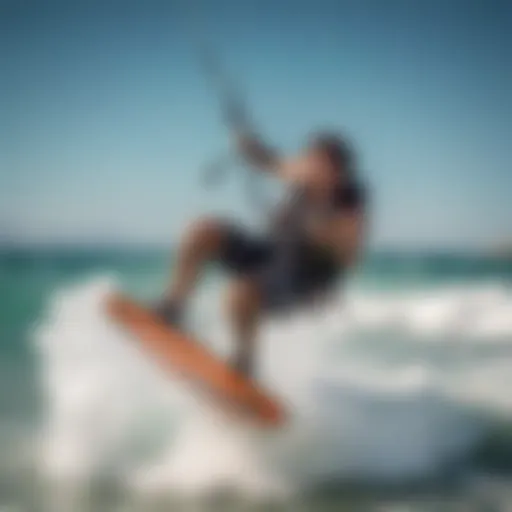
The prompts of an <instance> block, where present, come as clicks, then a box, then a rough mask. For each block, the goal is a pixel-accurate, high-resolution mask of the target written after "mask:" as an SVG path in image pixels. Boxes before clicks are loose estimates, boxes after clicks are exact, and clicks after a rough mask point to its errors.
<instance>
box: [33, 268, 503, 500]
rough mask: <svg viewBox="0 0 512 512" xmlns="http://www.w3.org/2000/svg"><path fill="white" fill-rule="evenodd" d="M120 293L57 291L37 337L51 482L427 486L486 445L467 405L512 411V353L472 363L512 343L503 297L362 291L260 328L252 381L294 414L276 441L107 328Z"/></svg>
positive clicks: (216, 341)
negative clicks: (479, 352)
mask: <svg viewBox="0 0 512 512" xmlns="http://www.w3.org/2000/svg"><path fill="white" fill-rule="evenodd" d="M115 289H116V284H115V282H114V281H113V280H110V279H101V278H100V279H94V280H92V281H89V282H87V283H82V284H79V285H75V286H73V287H69V288H66V289H64V290H62V291H61V292H60V293H58V294H57V295H56V296H54V297H53V301H52V303H51V304H50V307H49V308H48V310H47V311H46V313H45V315H43V321H42V323H41V324H40V326H39V328H38V330H37V332H36V335H35V340H36V346H37V350H38V357H39V372H40V375H39V376H40V381H41V385H42V387H43V393H44V397H45V408H44V410H45V417H44V422H43V423H44V425H43V429H42V432H41V448H42V451H41V468H42V470H43V471H44V472H45V473H48V474H51V475H53V476H54V477H57V478H63V477H66V478H74V479H89V478H92V477H94V476H95V475H98V474H111V475H116V477H117V478H120V479H122V480H123V482H125V484H126V485H128V486H130V488H133V489H134V490H135V491H137V492H146V493H147V492H149V493H153V492H161V491H164V490H165V491H168V490H173V491H174V492H177V491H179V492H185V493H191V494H196V493H202V492H210V491H215V490H217V489H225V488H230V489H234V490H236V491H239V492H243V493H247V494H254V495H262V496H268V495H279V496H288V495H291V494H294V493H295V492H296V491H298V490H299V489H302V490H303V489H307V488H311V487H313V486H316V485H321V484H323V483H328V482H330V481H337V480H344V479H346V480H368V481H371V480H376V481H379V482H382V481H389V482H394V481H402V480H408V479H411V480H414V479H421V478H430V477H433V476H435V475H438V474H439V473H440V472H442V471H444V470H445V469H446V468H449V467H451V466H452V465H453V464H455V463H457V462H459V461H461V460H463V459H464V458H465V457H466V456H467V455H468V454H469V453H470V450H471V448H472V447H473V446H474V444H475V442H476V441H477V440H478V439H479V438H480V436H481V435H482V434H483V428H484V427H483V425H482V422H481V421H476V420H475V418H474V416H473V415H472V414H471V413H470V411H469V410H468V406H469V405H471V406H472V407H475V406H478V404H479V403H485V404H486V405H487V406H489V404H492V406H493V407H495V408H497V409H500V410H501V411H502V412H505V413H507V414H508V413H510V410H511V408H512V403H511V402H510V398H509V397H508V396H507V395H508V393H506V392H505V390H506V389H510V386H511V385H512V377H511V375H512V372H510V369H511V368H512V352H511V353H510V355H508V358H504V357H503V356H501V357H500V361H499V364H498V363H497V362H496V360H495V359H489V361H488V362H487V363H485V364H483V363H482V362H481V360H479V361H480V362H478V364H477V363H476V361H472V360H471V352H469V353H468V352H467V347H472V346H476V347H477V348H478V347H481V346H483V347H487V348H489V341H488V340H489V339H490V338H489V337H490V336H492V340H493V343H494V345H493V346H507V345H508V346H510V343H511V340H512V294H510V293H509V292H508V291H507V290H506V289H502V288H500V287H489V288H482V287H480V288H478V289H475V290H472V291H471V290H462V289H455V288H451V289H445V290H443V291H440V290H438V291H433V292H430V293H429V294H428V295H419V294H415V295H413V294H411V293H408V294H407V295H403V296H401V297H400V296H391V295H390V294H388V295H387V296H385V297H383V296H382V294H380V295H378V294H376V295H373V296H372V295H371V294H369V293H365V294H362V293H361V292H354V293H353V295H351V296H350V297H348V299H345V300H343V304H342V303H341V302H340V303H336V304H333V305H331V306H330V307H329V308H328V309H327V310H326V311H324V312H322V313H321V314H320V313H310V314H307V315H306V314H301V315H299V316H297V317H295V318H293V319H286V320H281V321H279V322H277V321H274V322H272V323H268V324H266V325H265V326H264V328H263V332H262V336H261V346H260V351H259V354H258V356H259V376H260V378H261V380H262V382H263V384H264V385H265V386H266V387H267V388H269V389H272V390H273V392H274V393H275V394H276V395H277V396H278V397H279V398H280V399H281V400H282V401H283V403H285V404H286V406H287V407H288V408H289V410H290V412H291V414H292V419H291V421H290V424H289V425H288V426H287V427H286V428H284V429H283V430H280V431H277V432H274V433H269V432H260V431H258V430H257V429H254V428H253V429H250V428H249V427H247V426H242V425H237V424H236V423H234V422H233V421H232V420H229V419H228V418H225V417H223V416H222V415H221V414H220V413H219V412H217V411H215V410H214V409H212V408H211V406H209V405H208V404H206V403H203V402H202V401H201V400H200V398H199V397H197V396H196V395H194V393H192V392H191V391H190V390H189V389H187V388H186V387H183V385H182V384H181V383H180V382H178V381H177V380H176V379H174V378H173V376H172V375H169V374H166V373H164V372H163V371H162V370H160V369H159V368H158V366H157V365H155V364H154V363H153V361H151V360H150V358H149V357H146V354H144V353H142V351H141V350H140V349H139V348H137V344H134V343H132V342H131V340H130V339H129V336H127V334H126V333H124V332H123V331H122V330H120V329H119V328H118V327H117V326H115V325H114V324H113V323H112V322H110V321H109V320H108V318H107V317H106V316H105V314H104V311H103V308H102V305H103V300H104V298H105V296H106V295H107V294H109V293H111V292H112V291H114V290H115ZM194 309H195V310H197V316H198V319H199V320H198V322H197V326H196V327H197V329H196V330H197V334H198V336H199V337H200V339H204V340H207V342H208V343H209V344H210V345H211V346H212V347H213V348H214V349H215V350H217V352H218V354H219V356H220V357H224V356H225V355H226V353H227V352H228V351H229V340H230V338H229V334H228V330H227V327H226V325H225V324H224V323H223V322H222V320H221V318H222V317H221V315H220V314H219V311H218V300H217V298H216V296H215V290H214V289H208V290H206V291H205V293H204V294H203V295H201V296H200V297H199V298H198V301H197V304H195V305H194ZM376 333H378V338H377V339H376V337H375V336H376ZM483 335H485V336H486V338H485V340H484V338H481V337H482V336H483ZM413 336H414V337H413ZM411 338H412V339H413V340H414V341H411ZM383 345H384V346H383ZM454 346H455V347H456V350H459V349H460V350H461V352H460V354H459V355H460V357H454V356H453V347H454ZM425 347H427V348H425ZM425 351H427V352H428V357H423V356H424V355H425ZM436 351H437V352H436ZM436 354H438V355H439V354H441V357H439V358H437V356H436ZM443 354H444V357H443ZM450 354H451V355H450ZM462 355H463V357H462ZM450 361H451V363H450ZM461 361H466V363H465V364H464V365H462V364H461ZM491 373H492V374H493V378H492V379H489V378H488V377H489V375H490V374H491ZM505 386H507V387H506V388H505Z"/></svg>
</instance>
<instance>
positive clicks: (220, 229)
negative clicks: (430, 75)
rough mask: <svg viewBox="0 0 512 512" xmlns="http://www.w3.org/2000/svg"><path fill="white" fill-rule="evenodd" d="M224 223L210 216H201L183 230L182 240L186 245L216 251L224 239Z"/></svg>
mask: <svg viewBox="0 0 512 512" xmlns="http://www.w3.org/2000/svg"><path fill="white" fill-rule="evenodd" d="M225 233H226V228H225V226H224V224H223V223H222V222H221V221H220V220H218V219H215V218H212V217H202V218H199V219H197V220H194V221H193V222H192V223H191V224H190V225H189V226H188V228H187V230H186V231H185V235H184V242H185V244H187V245H193V246H195V247H201V248H203V249H205V250H211V251H216V250H218V249H219V248H220V247H221V246H222V243H223V241H224V239H225Z"/></svg>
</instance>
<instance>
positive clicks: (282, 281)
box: [219, 224, 339, 312]
mask: <svg viewBox="0 0 512 512" xmlns="http://www.w3.org/2000/svg"><path fill="white" fill-rule="evenodd" d="M225 230H226V239H225V242H224V245H223V248H222V250H221V253H220V255H219V263H220V264H221V266H222V267H223V269H224V270H226V271H227V272H228V273H230V274H231V275H236V276H240V277H241V276H247V277H251V278H254V279H255V282H256V284H257V286H258V287H259V290H260V293H261V297H262V306H263V308H264V309H265V310H267V311H269V312H279V311H282V310H287V309H290V308H292V307H295V306H300V305H306V304H308V303H310V302H311V301H312V300H314V299H315V298H316V297H321V296H324V295H326V294H327V293H329V292H330V291H332V289H333V288H334V285H335V283H336V281H337V279H336V278H337V276H338V274H339V266H338V265H336V264H334V263H333V262H331V261H329V260H327V259H326V258H322V257H319V255H318V251H316V250H315V249H314V248H312V247H310V246H309V245H308V244H307V243H304V242H302V243H297V244H296V245H294V246H293V248H292V249H291V251H290V250H289V249H287V250H286V251H287V253H286V254H285V253H284V251H283V244H282V243H280V242H279V240H278V239H273V238H272V237H263V236H257V235H254V234H251V233H248V232H247V231H246V230H244V229H243V228H242V227H240V226H237V225H234V224H226V225H225Z"/></svg>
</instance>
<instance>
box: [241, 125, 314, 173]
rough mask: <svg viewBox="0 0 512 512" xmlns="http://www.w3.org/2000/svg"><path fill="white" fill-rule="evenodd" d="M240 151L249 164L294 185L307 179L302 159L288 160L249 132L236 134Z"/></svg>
mask: <svg viewBox="0 0 512 512" xmlns="http://www.w3.org/2000/svg"><path fill="white" fill-rule="evenodd" d="M235 139H236V144H237V147H238V150H239V151H240V152H241V154H242V155H243V156H244V158H245V159H246V160H247V162H248V163H250V164H251V165H253V166H255V167H257V168H259V169H261V170H262V171H266V172H269V173H271V174H273V175H275V176H276V177H278V178H281V179H283V180H285V181H289V182H293V183H303V182H305V181H306V179H307V173H306V172H305V171H306V169H305V168H304V163H303V161H302V160H301V159H300V158H295V159H291V158H286V157H283V156H282V155H280V154H279V153H278V152H277V151H276V150H274V149H273V148H271V147H270V146H268V145H266V144H265V143H264V142H262V141H261V140H260V139H259V138H258V137H257V136H256V135H254V134H252V133H249V132H239V133H236V134H235Z"/></svg>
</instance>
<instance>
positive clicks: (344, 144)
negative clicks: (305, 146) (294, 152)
mask: <svg viewBox="0 0 512 512" xmlns="http://www.w3.org/2000/svg"><path fill="white" fill-rule="evenodd" d="M310 144H311V146H312V147H314V148H317V149H320V150H321V151H323V152H325V154H326V155H327V157H328V158H329V160H330V161H331V163H332V165H333V166H334V167H335V168H336V169H338V170H339V171H340V172H344V173H347V174H348V175H349V176H352V175H353V174H355V171H356V156H355V151H354V148H353V146H352V143H351V142H350V141H349V140H348V139H347V138H345V137H343V136H341V135H339V134H336V133H332V132H319V133H316V134H315V135H313V137H312V139H311V142H310Z"/></svg>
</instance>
